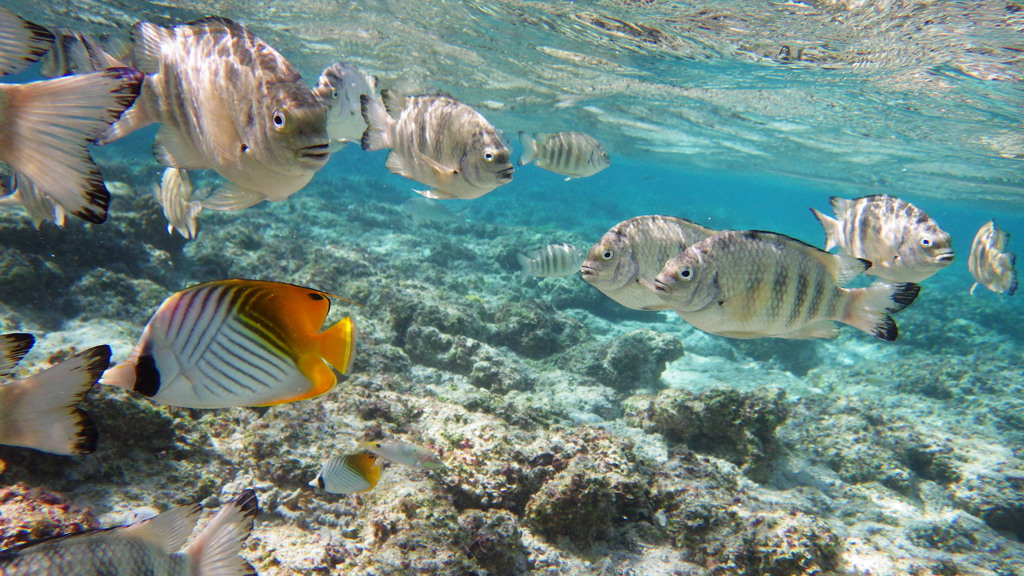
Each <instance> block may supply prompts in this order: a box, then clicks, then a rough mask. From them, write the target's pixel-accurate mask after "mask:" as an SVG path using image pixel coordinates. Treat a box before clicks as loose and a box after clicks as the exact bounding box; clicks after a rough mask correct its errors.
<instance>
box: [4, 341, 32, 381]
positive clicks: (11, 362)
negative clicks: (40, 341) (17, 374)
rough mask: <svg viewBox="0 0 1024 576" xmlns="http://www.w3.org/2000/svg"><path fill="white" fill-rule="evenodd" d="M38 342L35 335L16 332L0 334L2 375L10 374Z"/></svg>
mask: <svg viewBox="0 0 1024 576" xmlns="http://www.w3.org/2000/svg"><path fill="white" fill-rule="evenodd" d="M35 343H36V338H35V336H33V335H31V334H24V333H21V332H14V333H12V334H4V335H2V336H0V377H2V376H9V375H10V373H11V370H14V367H15V366H17V365H18V362H21V359H22V358H24V357H25V354H27V353H28V351H29V350H31V349H32V345H33V344H35Z"/></svg>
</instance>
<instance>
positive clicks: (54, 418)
mask: <svg viewBox="0 0 1024 576" xmlns="http://www.w3.org/2000/svg"><path fill="white" fill-rule="evenodd" d="M34 343H35V338H34V337H33V336H32V335H31V334H20V333H14V334H4V335H2V336H0V378H2V379H6V378H7V377H9V376H10V374H11V371H12V370H14V367H15V366H16V365H17V364H18V362H19V361H21V359H22V358H23V357H24V356H25V354H26V353H27V352H28V351H29V350H30V349H31V348H32V345H33V344H34ZM109 362H110V347H109V346H95V347H93V348H89V349H88V350H85V351H82V352H79V353H78V354H75V355H74V356H72V357H70V358H68V359H67V360H64V361H63V362H61V363H60V364H57V365H56V366H51V367H50V368H47V369H46V370H43V371H42V372H39V373H38V374H33V375H31V376H29V377H28V378H25V379H23V380H18V381H17V382H9V383H4V384H3V385H0V444H6V445H9V446H22V447H26V448H35V449H36V450H42V451H43V452H50V453H52V454H69V455H70V454H88V453H89V452H92V451H93V450H95V449H96V426H95V425H94V424H93V422H92V419H91V418H89V415H88V414H86V413H85V412H84V411H82V410H80V409H79V408H78V407H77V406H76V404H78V403H79V402H80V401H81V400H82V398H84V397H85V395H86V393H88V392H89V390H90V389H91V388H92V386H93V384H95V383H96V380H97V379H99V377H100V375H101V374H103V371H104V370H106V369H107V364H108V363H109ZM0 574H6V573H5V572H4V571H3V569H2V568H0Z"/></svg>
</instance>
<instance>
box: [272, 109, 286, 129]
mask: <svg viewBox="0 0 1024 576" xmlns="http://www.w3.org/2000/svg"><path fill="white" fill-rule="evenodd" d="M272 120H273V121H274V128H276V129H278V130H283V129H284V123H285V118H284V112H282V111H281V110H277V111H275V112H274V117H273V118H272Z"/></svg>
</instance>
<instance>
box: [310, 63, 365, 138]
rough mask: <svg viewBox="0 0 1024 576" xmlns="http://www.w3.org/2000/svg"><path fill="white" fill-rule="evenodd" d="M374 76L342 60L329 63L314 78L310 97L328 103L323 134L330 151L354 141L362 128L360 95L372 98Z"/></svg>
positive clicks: (363, 125)
mask: <svg viewBox="0 0 1024 576" xmlns="http://www.w3.org/2000/svg"><path fill="white" fill-rule="evenodd" d="M376 87H377V79H376V78H375V77H373V76H366V75H364V74H363V73H362V72H360V71H359V70H358V69H357V68H356V67H355V66H353V65H351V64H346V63H344V62H337V63H335V64H331V65H330V66H328V67H327V68H326V69H324V71H323V73H321V74H320V78H319V79H318V80H317V83H316V86H315V87H314V88H313V96H315V97H316V99H317V100H319V101H321V102H323V103H324V104H326V105H328V106H330V111H329V112H328V113H327V136H328V137H330V139H331V152H335V151H337V150H339V149H341V147H342V146H344V145H345V144H347V143H348V142H351V141H358V140H359V139H360V138H362V136H363V132H365V131H366V121H365V120H363V112H362V103H361V102H360V98H361V97H362V96H363V95H364V94H365V95H366V96H367V97H369V98H373V96H374V94H375V90H376Z"/></svg>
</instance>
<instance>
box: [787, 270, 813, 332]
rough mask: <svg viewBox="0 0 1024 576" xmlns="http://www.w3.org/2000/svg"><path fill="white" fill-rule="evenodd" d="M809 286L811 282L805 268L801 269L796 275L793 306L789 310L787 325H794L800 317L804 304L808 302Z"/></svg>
mask: <svg viewBox="0 0 1024 576" xmlns="http://www.w3.org/2000/svg"><path fill="white" fill-rule="evenodd" d="M809 287H810V282H808V280H807V273H806V272H805V271H804V270H800V272H799V273H798V274H797V277H796V286H795V297H794V300H793V307H792V309H791V310H790V311H789V316H788V317H787V318H786V326H792V325H794V324H796V322H797V320H799V319H800V315H801V313H802V312H803V308H804V306H805V305H807V304H808V300H807V289H808V288H809Z"/></svg>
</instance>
